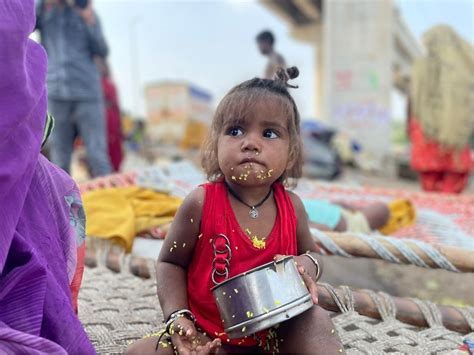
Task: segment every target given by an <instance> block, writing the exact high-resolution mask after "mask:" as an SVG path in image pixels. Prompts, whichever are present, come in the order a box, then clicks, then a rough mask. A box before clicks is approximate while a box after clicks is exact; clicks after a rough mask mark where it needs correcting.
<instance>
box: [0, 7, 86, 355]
mask: <svg viewBox="0 0 474 355" xmlns="http://www.w3.org/2000/svg"><path fill="white" fill-rule="evenodd" d="M34 23H35V14H34V0H7V1H0V353H28V354H39V353H57V354H61V353H63V354H64V353H71V354H74V353H78V354H93V353H95V351H94V348H93V347H92V345H91V343H90V341H89V339H88V338H87V335H86V333H85V331H84V329H83V328H82V326H81V324H80V322H79V320H78V318H77V316H76V314H75V312H74V309H73V305H72V300H71V291H70V285H71V282H72V280H73V277H74V273H75V269H76V263H77V260H76V259H77V248H78V247H79V246H80V245H81V244H82V243H84V231H83V228H82V227H83V226H82V227H81V226H80V225H78V224H77V223H76V222H77V221H80V219H81V216H78V215H77V211H78V208H77V207H78V206H79V207H80V204H81V202H80V198H79V194H78V192H77V189H76V186H75V184H74V182H73V181H72V179H71V178H70V177H69V176H68V175H66V174H65V173H64V172H62V171H61V170H60V169H58V168H57V167H55V166H54V165H52V164H51V163H49V162H48V161H47V160H46V159H45V158H43V157H42V156H41V155H40V145H41V139H42V136H43V129H44V125H45V119H46V102H47V92H46V85H45V79H46V67H47V60H46V53H45V51H44V50H43V48H42V47H41V46H40V45H38V44H36V43H35V42H33V41H31V40H29V39H28V36H29V35H30V33H31V32H32V30H33V28H34ZM75 211H76V212H75Z"/></svg>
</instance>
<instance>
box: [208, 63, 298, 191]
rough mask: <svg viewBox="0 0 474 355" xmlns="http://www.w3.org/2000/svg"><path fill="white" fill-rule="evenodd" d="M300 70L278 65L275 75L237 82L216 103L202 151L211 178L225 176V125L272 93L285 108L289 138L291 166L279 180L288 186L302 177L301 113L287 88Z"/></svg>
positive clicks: (238, 118) (244, 115) (244, 113)
mask: <svg viewBox="0 0 474 355" xmlns="http://www.w3.org/2000/svg"><path fill="white" fill-rule="evenodd" d="M298 74H299V71H298V68H296V67H291V68H288V69H283V68H279V69H278V71H277V73H276V74H275V78H274V79H259V78H254V79H251V80H248V81H245V82H243V83H241V84H239V85H237V86H235V87H234V88H233V89H232V90H230V91H229V92H228V93H227V95H225V96H224V98H223V99H222V101H221V102H220V103H219V106H217V109H216V112H215V114H214V118H213V121H212V125H211V128H210V131H209V135H208V137H207V140H206V142H205V143H204V146H203V150H202V155H201V164H202V167H203V168H204V170H205V171H206V173H207V178H208V179H209V181H216V180H218V179H219V178H220V177H221V176H222V171H221V169H220V167H219V162H218V159H217V143H218V140H219V134H220V133H221V132H222V129H223V127H224V126H225V125H226V124H228V123H229V122H235V124H237V125H238V124H239V123H240V122H245V120H246V116H247V115H246V113H247V112H248V111H249V110H250V109H252V107H253V106H254V104H255V103H256V102H257V101H258V100H259V99H262V98H266V97H268V95H273V96H274V97H276V98H279V99H280V101H281V104H282V105H283V107H284V109H285V110H286V113H287V117H288V123H287V128H288V133H289V138H290V144H289V152H288V166H287V169H286V171H285V172H284V173H283V175H282V176H280V178H279V180H280V181H281V182H282V183H284V184H286V185H287V186H289V185H295V183H296V180H295V179H297V178H299V177H301V171H302V166H303V153H302V150H303V148H302V144H301V138H300V114H299V112H298V108H297V107H296V104H295V101H294V100H293V97H292V96H291V95H290V93H289V92H288V88H289V87H292V88H295V87H296V86H291V85H289V84H288V80H290V79H294V78H296V77H297V76H298ZM290 178H291V179H292V181H291V183H290V182H289V179H290Z"/></svg>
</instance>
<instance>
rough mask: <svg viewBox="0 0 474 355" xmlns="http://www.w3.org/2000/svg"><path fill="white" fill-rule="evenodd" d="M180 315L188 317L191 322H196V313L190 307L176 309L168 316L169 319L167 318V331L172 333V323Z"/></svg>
mask: <svg viewBox="0 0 474 355" xmlns="http://www.w3.org/2000/svg"><path fill="white" fill-rule="evenodd" d="M179 317H186V318H187V319H189V320H190V321H191V322H193V323H194V324H196V317H195V316H194V314H193V313H192V312H191V311H190V310H189V309H180V310H177V311H175V312H173V313H171V314H170V315H169V317H168V319H167V320H166V323H165V333H167V334H170V328H171V325H172V324H173V323H174V322H175V321H176V319H178V318H179Z"/></svg>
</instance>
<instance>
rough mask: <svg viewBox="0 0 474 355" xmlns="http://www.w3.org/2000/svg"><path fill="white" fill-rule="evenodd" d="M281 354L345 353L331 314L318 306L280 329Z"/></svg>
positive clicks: (285, 323)
mask: <svg viewBox="0 0 474 355" xmlns="http://www.w3.org/2000/svg"><path fill="white" fill-rule="evenodd" d="M278 336H279V339H282V340H283V342H282V343H280V352H282V353H306V354H324V355H326V354H340V353H343V352H344V349H343V347H342V343H341V340H340V339H339V336H338V334H337V332H336V328H335V327H334V324H333V323H332V320H331V318H329V313H328V312H327V311H326V310H324V309H323V308H321V307H319V306H318V305H315V306H313V308H311V309H310V310H308V311H306V312H304V313H303V314H300V315H299V316H297V317H295V318H293V319H290V320H289V321H286V322H284V323H282V324H281V325H280V327H279V328H278Z"/></svg>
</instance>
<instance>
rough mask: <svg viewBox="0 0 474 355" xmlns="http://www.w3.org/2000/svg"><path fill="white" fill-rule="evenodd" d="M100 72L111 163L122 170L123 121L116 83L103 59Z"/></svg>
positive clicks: (100, 62) (100, 61)
mask: <svg viewBox="0 0 474 355" xmlns="http://www.w3.org/2000/svg"><path fill="white" fill-rule="evenodd" d="M98 65H99V69H100V72H101V74H102V90H103V93H104V103H105V109H106V118H107V141H108V151H109V157H110V163H111V165H112V169H113V171H115V172H117V171H119V170H120V164H121V163H122V160H123V150H122V123H121V118H120V107H119V104H118V95H117V89H116V88H115V84H114V83H113V81H112V78H111V77H110V71H109V67H108V65H107V62H106V61H105V60H103V59H99V60H98Z"/></svg>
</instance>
